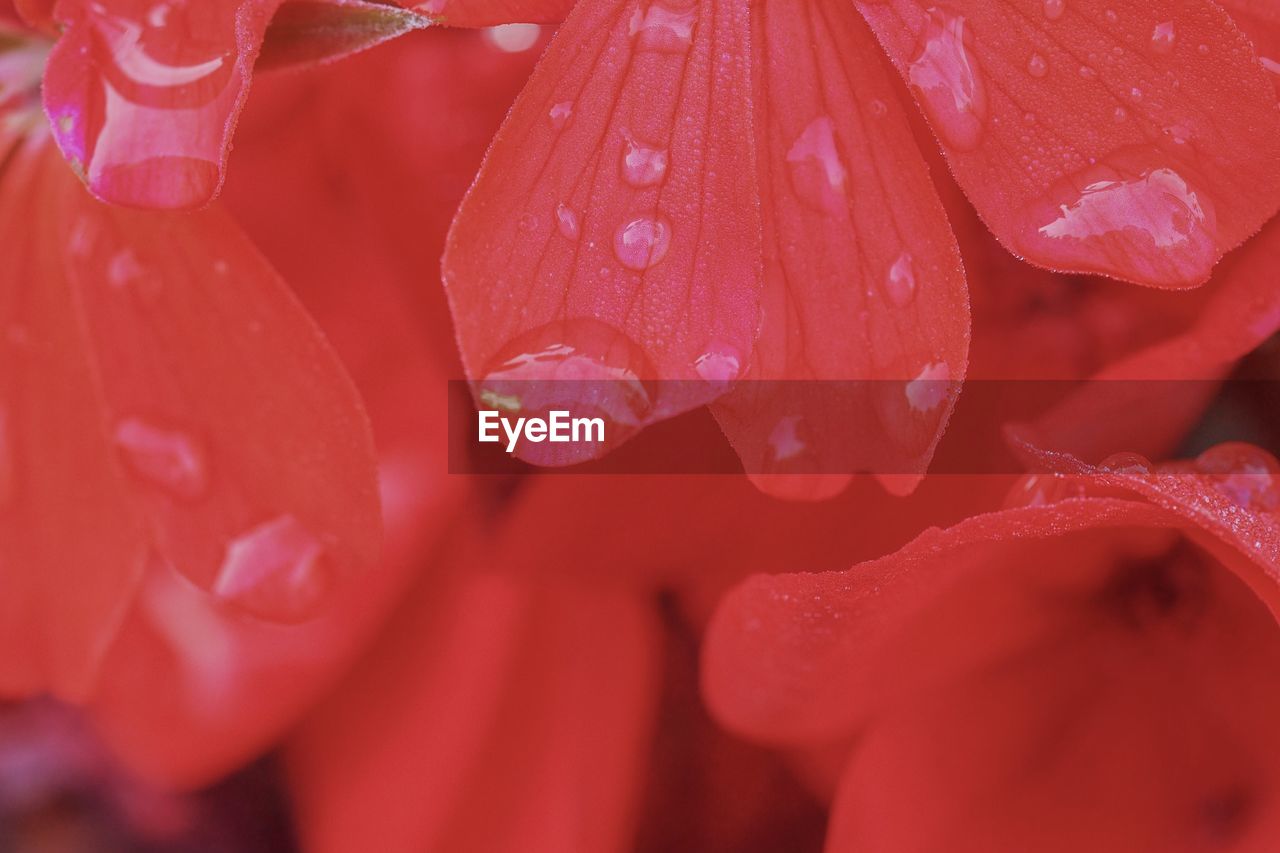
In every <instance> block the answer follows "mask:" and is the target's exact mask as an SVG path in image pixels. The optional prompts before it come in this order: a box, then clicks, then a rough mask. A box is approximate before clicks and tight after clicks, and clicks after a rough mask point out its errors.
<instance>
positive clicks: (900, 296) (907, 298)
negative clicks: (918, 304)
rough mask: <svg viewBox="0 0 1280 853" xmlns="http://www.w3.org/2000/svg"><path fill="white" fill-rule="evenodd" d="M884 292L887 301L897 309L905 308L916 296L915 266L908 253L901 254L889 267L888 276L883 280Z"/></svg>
mask: <svg viewBox="0 0 1280 853" xmlns="http://www.w3.org/2000/svg"><path fill="white" fill-rule="evenodd" d="M884 290H885V293H886V294H888V296H889V301H890V302H892V303H893V304H894V305H896V306H898V307H899V308H905V307H906V306H907V305H909V304H910V303H911V300H913V299H915V296H916V265H915V261H914V260H913V259H912V258H911V255H910V253H908V252H903V253H902V254H901V255H898V259H897V260H896V261H894V262H893V266H891V267H889V274H888V275H886V276H885V279H884Z"/></svg>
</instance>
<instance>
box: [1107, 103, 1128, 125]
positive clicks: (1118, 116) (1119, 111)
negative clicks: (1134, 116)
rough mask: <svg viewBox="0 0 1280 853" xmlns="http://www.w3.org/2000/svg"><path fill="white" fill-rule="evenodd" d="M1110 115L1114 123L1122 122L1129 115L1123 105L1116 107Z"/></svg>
mask: <svg viewBox="0 0 1280 853" xmlns="http://www.w3.org/2000/svg"><path fill="white" fill-rule="evenodd" d="M1111 117H1112V118H1113V119H1115V122H1116V124H1122V123H1123V122H1124V121H1125V119H1127V118H1128V117H1129V111H1128V110H1126V109H1125V108H1124V107H1116V109H1115V112H1113V113H1112V114H1111Z"/></svg>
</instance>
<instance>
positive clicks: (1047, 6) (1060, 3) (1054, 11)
mask: <svg viewBox="0 0 1280 853" xmlns="http://www.w3.org/2000/svg"><path fill="white" fill-rule="evenodd" d="M1066 9H1067V3H1066V0H1044V16H1045V17H1046V18H1048V19H1049V20H1050V21H1056V20H1058V19H1059V18H1061V17H1062V13H1063V12H1065V11H1066Z"/></svg>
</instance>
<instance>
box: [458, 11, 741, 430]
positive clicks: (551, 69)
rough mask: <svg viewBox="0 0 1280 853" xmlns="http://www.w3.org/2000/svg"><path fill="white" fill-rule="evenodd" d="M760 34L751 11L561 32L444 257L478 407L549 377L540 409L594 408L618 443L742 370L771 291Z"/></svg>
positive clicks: (608, 17) (604, 14)
mask: <svg viewBox="0 0 1280 853" xmlns="http://www.w3.org/2000/svg"><path fill="white" fill-rule="evenodd" d="M747 30H748V19H747V8H746V4H745V3H743V2H741V0H698V2H694V3H688V4H679V5H677V4H667V3H662V2H656V0H655V2H638V0H619V2H611V3H601V4H595V3H583V4H580V5H579V6H578V7H577V8H576V9H575V10H574V12H573V14H572V15H571V16H570V18H569V19H568V20H567V21H566V22H565V24H564V25H563V26H562V27H561V28H560V30H559V32H558V33H557V34H556V37H555V39H554V40H553V41H552V44H551V46H550V47H549V48H548V50H547V53H546V55H545V56H544V57H543V59H542V61H541V63H540V64H539V65H538V68H537V70H536V71H535V72H534V75H533V77H532V78H531V79H530V81H529V84H528V86H527V87H526V88H525V90H524V91H523V92H522V93H521V95H520V98H519V99H518V100H517V101H516V104H515V106H514V107H513V108H512V112H511V115H510V117H509V118H508V120H507V122H506V124H504V126H503V128H502V130H501V131H499V133H498V136H497V138H496V140H495V141H494V144H493V147H492V149H491V150H490V151H489V154H488V156H487V158H486V160H485V164H484V166H483V167H482V169H481V171H480V175H479V177H478V178H477V180H476V184H475V186H474V187H473V188H472V190H471V192H470V193H469V194H468V196H467V199H466V200H465V201H464V202H463V205H462V208H461V210H460V211H459V213H458V217H457V219H456V220H455V221H454V226H453V229H452V231H451V233H450V238H449V244H448V248H447V250H446V253H445V258H444V262H443V265H444V274H445V284H446V287H447V288H448V291H449V298H450V304H451V307H452V309H453V317H454V321H455V325H456V327H457V334H458V339H459V342H460V345H461V349H462V358H463V363H464V365H465V367H466V369H467V374H468V375H469V376H470V377H472V378H473V379H475V380H477V382H478V384H479V386H480V392H479V393H480V394H481V395H482V396H483V395H484V394H485V389H490V390H491V391H493V392H494V393H496V394H499V395H500V396H502V397H508V398H509V397H511V396H512V395H513V394H514V395H515V396H517V397H518V396H519V392H512V391H510V390H509V389H507V388H506V387H505V386H503V387H501V388H500V387H499V386H500V385H501V384H502V383H505V382H517V383H519V382H525V381H529V380H551V381H550V382H548V383H547V385H546V386H545V388H546V389H549V390H545V392H544V393H542V394H537V395H531V396H534V397H552V398H553V399H552V403H561V404H567V403H569V402H573V399H572V398H573V397H574V395H582V397H583V399H580V400H578V401H577V402H586V401H587V399H586V398H589V397H590V398H592V402H593V403H594V404H595V405H597V406H598V408H599V410H600V413H601V414H602V415H603V416H604V417H606V419H607V420H608V421H610V422H611V427H610V430H609V433H610V435H612V436H613V437H614V438H615V439H617V440H621V439H622V438H623V437H625V435H627V434H629V433H631V432H634V431H635V430H636V429H638V428H639V427H641V426H643V425H644V424H645V423H649V422H652V421H654V420H657V419H660V418H664V417H669V416H670V415H672V414H675V413H677V412H680V411H683V410H685V409H688V408H691V407H693V406H696V405H699V404H701V403H704V402H706V401H707V400H710V399H713V398H714V397H716V396H718V395H719V394H722V393H723V392H724V391H725V390H726V387H727V386H726V383H727V382H728V381H730V380H732V379H734V378H735V377H736V376H737V375H738V374H739V372H740V371H741V370H742V369H744V368H745V367H746V365H747V363H748V360H749V359H750V357H751V350H752V344H753V341H754V338H755V335H756V330H757V325H758V322H759V310H758V298H759V287H760V281H759V277H760V270H759V257H760V235H759V228H760V225H759V217H758V198H757V194H756V189H755V182H754V180H753V179H752V175H753V173H754V156H753V152H752V142H751V124H750V116H749V105H750V92H749V88H748V80H749V77H748V72H747V63H748V58H747V57H748V49H747V44H748V32H747ZM659 378H661V379H665V380H688V381H686V382H684V383H681V384H679V385H678V386H676V385H673V384H666V385H662V386H653V385H651V384H649V382H648V381H649V380H654V379H659ZM563 380H572V381H574V382H576V383H578V384H577V385H573V384H571V385H569V386H568V387H567V388H566V387H560V386H556V385H555V383H556V382H557V381H563ZM702 380H707V381H705V382H703V381H702ZM583 383H585V384H586V385H588V386H593V387H590V388H587V389H585V390H579V389H580V386H581V385H582V384H583ZM598 386H606V387H604V388H603V390H601V388H600V387H598ZM516 405H517V407H522V406H523V407H525V408H534V407H536V405H535V403H534V402H533V401H532V400H531V401H529V402H527V403H526V402H525V401H523V400H521V401H519V402H518V403H517V404H516ZM561 408H569V409H570V410H573V409H574V408H575V407H574V406H572V405H561ZM578 410H579V411H582V407H578ZM529 446H530V447H536V446H535V445H529ZM594 451H595V452H598V451H599V448H598V447H597V448H594Z"/></svg>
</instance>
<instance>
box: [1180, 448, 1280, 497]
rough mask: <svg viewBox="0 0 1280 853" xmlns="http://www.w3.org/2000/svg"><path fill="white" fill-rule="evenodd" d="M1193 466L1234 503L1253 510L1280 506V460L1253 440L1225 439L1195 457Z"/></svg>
mask: <svg viewBox="0 0 1280 853" xmlns="http://www.w3.org/2000/svg"><path fill="white" fill-rule="evenodd" d="M1196 467H1197V468H1198V469H1200V470H1201V471H1202V472H1204V473H1205V474H1208V475H1209V476H1210V479H1211V481H1212V483H1213V487H1214V488H1215V489H1217V490H1218V491H1219V492H1221V493H1222V494H1224V495H1226V496H1227V497H1228V498H1229V499H1230V500H1231V501H1232V502H1233V503H1235V504H1237V505H1239V506H1242V507H1244V508H1245V509H1249V510H1253V511H1254V512H1274V511H1275V510H1276V509H1278V508H1280V461H1277V460H1276V458H1275V457H1274V456H1272V455H1271V454H1270V453H1268V452H1267V451H1265V450H1263V449H1262V448H1260V447H1255V446H1254V445H1252V444H1244V443H1242V442H1228V443H1226V444H1219V445H1217V446H1215V447H1211V448H1209V449H1208V450H1206V451H1205V452H1204V453H1201V454H1200V455H1199V456H1198V457H1196Z"/></svg>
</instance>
